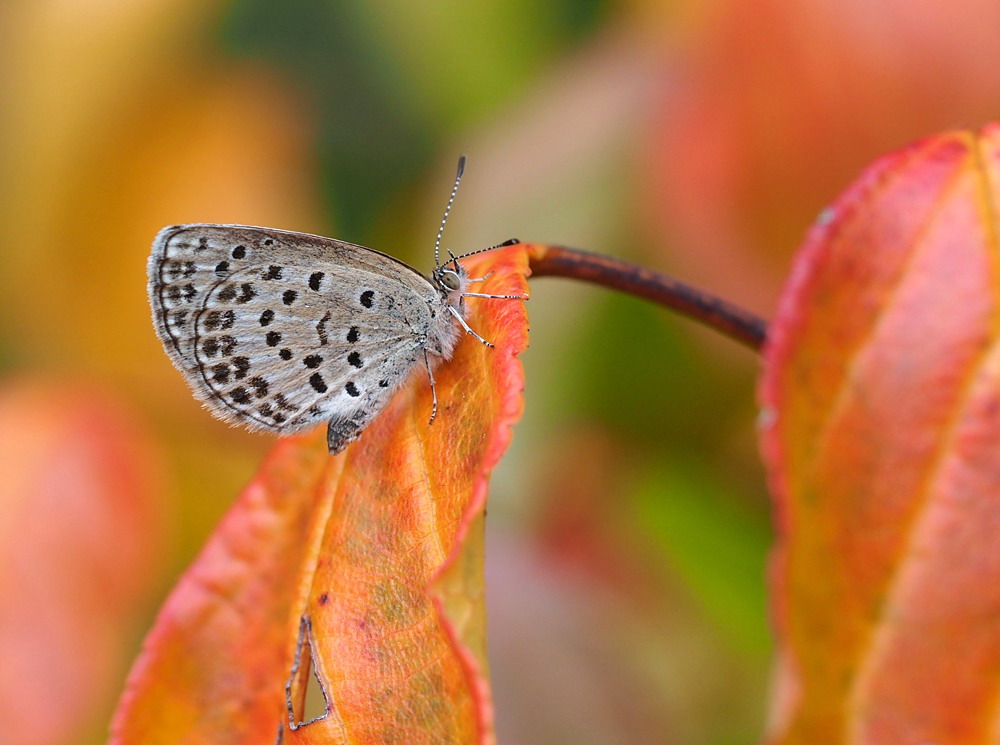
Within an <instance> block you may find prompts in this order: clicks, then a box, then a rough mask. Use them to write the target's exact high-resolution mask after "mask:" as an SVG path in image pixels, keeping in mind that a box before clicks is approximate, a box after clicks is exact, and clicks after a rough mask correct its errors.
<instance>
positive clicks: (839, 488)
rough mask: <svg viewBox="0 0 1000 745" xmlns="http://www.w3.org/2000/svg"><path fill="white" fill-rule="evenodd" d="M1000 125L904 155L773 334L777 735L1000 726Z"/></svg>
mask: <svg viewBox="0 0 1000 745" xmlns="http://www.w3.org/2000/svg"><path fill="white" fill-rule="evenodd" d="M998 190H1000V126H998V125H992V126H990V127H988V128H987V129H986V130H984V131H983V132H982V133H981V134H973V133H969V132H952V133H947V134H944V135H940V136H938V137H934V138H930V139H928V140H926V141H923V142H920V143H917V144H916V145H914V146H911V147H909V148H907V149H905V150H902V151H900V152H898V153H895V154H893V155H889V156H887V157H885V158H883V159H882V160H880V161H879V162H878V163H876V164H875V165H874V166H873V167H872V168H871V169H869V170H868V171H867V172H866V173H865V174H864V175H863V176H862V178H861V179H859V181H858V182H857V183H856V184H855V185H854V186H853V187H852V188H851V189H849V190H848V191H847V193H846V194H845V195H844V196H843V197H841V199H840V200H839V201H838V202H837V203H836V204H835V205H834V206H833V207H832V208H831V209H830V210H828V211H827V212H825V213H824V215H823V216H822V217H821V219H820V221H819V223H818V224H817V226H816V227H815V228H814V230H813V232H812V234H811V236H810V237H809V239H808V240H807V242H806V245H805V247H804V249H803V251H802V252H801V254H800V256H799V258H798V260H797V262H796V265H795V269H794V271H793V274H792V279H791V281H790V283H789V286H788V287H787V289H786V291H785V293H784V296H783V299H782V303H781V307H780V310H779V313H778V315H777V318H776V319H775V321H774V323H773V325H772V328H771V333H770V338H769V344H768V347H767V350H766V353H765V357H766V366H765V372H764V378H763V381H762V385H761V398H762V402H763V407H764V409H763V414H762V421H763V424H762V447H763V450H764V453H765V457H766V460H767V464H768V467H769V470H770V479H771V484H772V490H773V492H774V495H775V498H776V500H777V504H778V513H779V519H778V522H779V528H780V547H779V550H778V552H777V555H776V556H775V561H774V567H773V569H774V578H775V580H776V581H777V586H776V588H775V589H776V601H775V606H774V615H775V618H776V621H777V624H778V626H779V631H780V652H781V666H780V675H779V685H778V695H777V696H776V700H775V704H774V710H773V712H772V714H773V716H772V741H773V742H782V743H800V742H801V743H810V744H811V745H815V744H816V743H824V742H844V741H850V742H855V743H876V742H877V743H911V744H912V743H920V742H939V743H944V742H947V743H973V742H976V743H981V742H986V741H991V742H992V741H996V738H997V720H996V701H997V695H998V693H1000V691H998V678H997V674H996V673H997V670H998V669H1000V632H998V625H997V621H998V619H1000V540H998V536H1000V302H998V299H1000V281H998V280H1000V253H998V249H1000V245H998V239H997V235H998V224H997V214H998V210H1000V204H998V197H997V194H998V193H1000V191H998Z"/></svg>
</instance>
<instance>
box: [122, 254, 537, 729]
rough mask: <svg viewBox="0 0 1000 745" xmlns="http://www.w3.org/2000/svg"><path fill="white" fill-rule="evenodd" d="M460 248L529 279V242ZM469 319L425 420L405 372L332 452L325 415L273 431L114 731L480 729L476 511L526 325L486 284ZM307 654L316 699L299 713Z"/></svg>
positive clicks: (161, 622) (179, 594)
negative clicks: (320, 707) (344, 445)
mask: <svg viewBox="0 0 1000 745" xmlns="http://www.w3.org/2000/svg"><path fill="white" fill-rule="evenodd" d="M467 266H468V268H469V270H470V272H472V273H473V274H474V275H476V276H478V275H480V274H484V273H486V272H488V271H491V270H492V271H493V272H494V274H493V276H492V278H491V279H490V280H488V281H487V282H486V283H484V286H485V287H486V288H488V289H486V290H484V292H496V293H501V294H514V293H523V292H525V282H524V278H525V276H526V274H527V271H528V269H527V254H526V251H525V247H524V246H513V247H511V248H509V249H506V250H503V251H496V252H492V253H490V254H484V255H483V256H478V257H474V259H473V260H469V261H468V263H467ZM469 322H470V325H472V327H473V328H475V329H476V330H477V331H478V332H479V333H480V334H482V335H483V336H484V337H485V338H487V339H490V340H491V341H493V342H494V343H495V344H496V348H495V349H492V350H491V349H487V348H485V347H483V346H482V345H480V344H478V343H477V342H476V341H475V340H473V339H471V338H465V339H464V340H463V341H462V342H461V343H460V344H459V346H458V348H457V350H456V352H455V356H454V358H453V359H452V360H451V361H450V362H448V363H445V364H444V365H442V366H441V367H440V368H438V370H437V371H436V372H435V377H436V378H437V392H438V398H439V401H440V409H439V411H438V416H437V419H436V420H435V422H434V424H433V425H430V426H429V425H428V423H427V419H428V417H429V415H430V411H431V396H430V388H429V386H428V385H427V380H426V375H425V374H424V373H422V372H418V373H417V374H415V376H414V380H412V381H411V382H410V384H409V385H408V386H406V387H405V388H404V389H403V390H402V391H401V392H400V393H399V395H397V396H396V398H395V399H394V400H393V401H392V403H390V405H389V407H388V408H387V409H386V410H385V411H384V412H383V413H382V414H381V415H380V416H379V418H378V419H376V421H375V422H373V423H372V425H371V426H369V428H368V429H367V430H366V431H365V433H364V434H363V435H362V437H361V439H360V440H358V441H357V442H356V443H354V444H353V445H351V446H350V447H349V448H348V449H347V450H346V451H345V452H344V453H343V454H342V455H341V456H338V457H328V456H327V455H326V440H325V432H315V433H313V434H312V435H310V436H307V437H301V438H294V439H289V440H286V441H284V442H281V443H279V444H278V445H277V447H276V448H275V449H274V451H273V453H272V454H271V456H270V457H269V458H268V460H267V461H266V462H265V464H264V466H263V467H262V469H261V472H260V473H259V474H258V476H257V477H256V478H255V479H254V481H253V482H252V483H251V485H250V486H249V487H248V488H247V489H246V490H245V491H244V493H243V495H242V496H241V498H240V500H239V502H238V503H237V504H236V506H235V507H234V508H233V509H232V510H231V512H230V513H229V515H228V516H227V517H226V519H225V520H224V522H223V524H222V525H221V526H220V528H219V529H218V530H217V532H216V534H215V535H214V536H213V537H212V539H211V540H210V541H209V543H208V545H207V546H206V547H205V549H204V551H203V552H202V554H201V556H200V557H199V558H198V559H197V561H196V562H195V564H194V566H192V567H191V569H189V570H188V572H187V574H186V575H185V576H184V577H183V578H182V580H181V582H180V584H179V585H178V586H177V588H175V590H174V591H173V593H172V594H171V596H170V598H169V599H168V600H167V603H166V605H165V606H164V608H163V609H162V611H161V613H160V616H159V618H158V620H157V622H156V625H155V627H154V629H153V630H152V632H151V633H150V635H149V637H148V639H147V641H146V645H145V649H144V651H143V654H142V656H141V657H140V658H139V660H138V662H137V663H136V665H135V668H134V669H133V671H132V674H131V676H130V679H129V683H128V688H127V690H126V692H125V694H124V696H123V699H122V702H121V704H120V707H119V711H118V714H117V717H116V720H115V723H114V726H113V731H114V735H113V739H112V742H113V743H116V744H117V745H124V744H125V743H143V745H151V744H155V743H161V742H162V743H171V744H175V743H179V742H184V743H215V744H216V745H218V744H220V743H241V744H244V745H246V744H248V743H258V742H259V743H273V742H275V738H276V736H277V735H278V731H279V724H280V725H281V726H282V729H283V734H282V737H283V741H284V742H285V743H346V742H350V743H352V745H358V744H360V743H384V742H400V743H404V742H405V743H408V745H417V744H419V743H424V742H444V741H450V742H462V743H491V742H492V741H493V729H492V705H491V702H490V695H489V683H488V676H487V667H486V652H485V615H484V610H483V575H482V551H483V542H482V540H483V535H482V529H483V521H482V515H483V509H484V506H485V500H486V488H487V480H488V477H489V474H490V472H491V471H492V469H493V467H494V466H495V465H496V464H497V462H498V461H499V459H500V457H501V455H502V454H503V451H504V450H505V449H506V447H507V444H508V442H509V440H510V430H511V426H512V425H513V423H514V421H515V420H516V419H517V418H518V416H519V415H520V411H521V405H522V403H521V391H522V389H523V375H522V372H521V365H520V362H519V361H518V360H517V358H516V356H517V355H518V354H519V353H520V352H521V351H522V350H523V349H524V348H525V346H526V344H527V324H526V315H525V311H524V306H523V304H522V303H520V302H516V301H500V300H493V301H491V300H482V299H480V300H475V299H474V300H472V301H471V302H470V319H469ZM300 632H301V633H300ZM297 648H298V654H296V650H297ZM293 664H295V666H296V673H295V674H294V675H292V673H291V671H292V667H293ZM310 668H314V669H315V670H316V675H317V677H318V679H319V681H320V683H321V686H322V689H323V691H324V692H325V694H326V699H327V701H328V713H327V715H326V716H324V717H323V718H321V719H319V720H317V721H315V722H312V723H309V724H304V725H299V721H300V720H301V719H302V718H303V715H302V699H303V697H304V696H305V687H306V686H305V682H306V681H307V680H308V678H309V675H310ZM286 681H291V682H290V696H289V698H290V700H291V703H290V705H289V706H288V707H287V708H286V694H285V684H286ZM288 709H291V711H288ZM290 717H291V724H292V726H296V728H295V729H292V728H291V727H290V726H289V725H290Z"/></svg>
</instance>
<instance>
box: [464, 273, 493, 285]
mask: <svg viewBox="0 0 1000 745" xmlns="http://www.w3.org/2000/svg"><path fill="white" fill-rule="evenodd" d="M492 276H493V272H492V271H489V272H486V274H484V275H483V276H482V277H469V278H468V279H467V280H466V282H468V283H469V284H472V283H473V282H485V281H486V280H488V279H489V278H490V277H492Z"/></svg>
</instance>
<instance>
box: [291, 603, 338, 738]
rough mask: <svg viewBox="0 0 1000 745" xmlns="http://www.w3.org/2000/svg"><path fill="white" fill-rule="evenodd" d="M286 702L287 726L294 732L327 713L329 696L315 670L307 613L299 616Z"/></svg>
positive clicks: (309, 622) (310, 622) (324, 716)
mask: <svg viewBox="0 0 1000 745" xmlns="http://www.w3.org/2000/svg"><path fill="white" fill-rule="evenodd" d="M285 704H286V706H287V707H288V728H289V729H290V730H293V731H294V730H297V729H298V728H299V727H304V726H306V725H307V724H312V723H313V722H316V721H319V720H320V719H325V718H326V717H327V715H329V713H330V699H329V697H328V696H327V693H326V688H325V687H324V686H323V681H322V680H321V679H320V677H319V673H318V672H317V670H316V657H315V651H314V649H313V636H312V621H311V620H310V618H309V616H302V620H301V621H299V639H298V642H297V643H296V645H295V660H294V662H293V663H292V670H291V674H290V675H289V677H288V682H287V683H286V684H285Z"/></svg>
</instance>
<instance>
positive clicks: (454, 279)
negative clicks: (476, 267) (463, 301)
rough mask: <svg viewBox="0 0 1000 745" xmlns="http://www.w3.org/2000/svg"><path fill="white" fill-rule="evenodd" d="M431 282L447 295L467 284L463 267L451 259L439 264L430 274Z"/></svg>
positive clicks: (466, 275) (459, 290) (458, 290)
mask: <svg viewBox="0 0 1000 745" xmlns="http://www.w3.org/2000/svg"><path fill="white" fill-rule="evenodd" d="M431 282H433V284H434V286H435V287H436V288H437V289H438V290H439V291H440V292H441V294H442V295H444V296H448V295H450V294H451V293H453V292H461V291H462V290H463V289H464V288H465V287H466V285H467V284H468V274H467V273H466V271H465V267H463V266H462V265H461V264H459V263H458V262H457V261H451V262H448V263H447V264H445V265H444V266H439V267H438V268H437V269H435V270H434V272H433V273H432V274H431Z"/></svg>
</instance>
